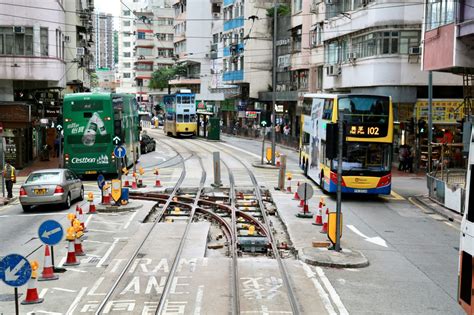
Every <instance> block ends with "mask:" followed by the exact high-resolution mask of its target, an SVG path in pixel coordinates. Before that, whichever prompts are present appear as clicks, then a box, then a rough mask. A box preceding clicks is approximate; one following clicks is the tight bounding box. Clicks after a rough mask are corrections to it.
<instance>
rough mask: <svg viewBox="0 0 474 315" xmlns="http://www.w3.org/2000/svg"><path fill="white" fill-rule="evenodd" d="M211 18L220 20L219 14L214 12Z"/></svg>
mask: <svg viewBox="0 0 474 315" xmlns="http://www.w3.org/2000/svg"><path fill="white" fill-rule="evenodd" d="M212 16H213V17H215V18H220V17H221V14H220V13H219V12H214V13H212Z"/></svg>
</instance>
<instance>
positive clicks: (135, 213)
mask: <svg viewBox="0 0 474 315" xmlns="http://www.w3.org/2000/svg"><path fill="white" fill-rule="evenodd" d="M137 213H138V212H134V213H133V214H132V215H131V216H130V218H129V219H128V221H127V223H125V225H124V226H123V229H124V230H126V229H128V227H129V226H130V224H131V223H132V220H133V218H135V216H136V215H137Z"/></svg>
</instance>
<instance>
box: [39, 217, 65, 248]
mask: <svg viewBox="0 0 474 315" xmlns="http://www.w3.org/2000/svg"><path fill="white" fill-rule="evenodd" d="M38 235H39V238H40V240H41V241H42V242H43V243H45V244H46V245H56V244H57V243H59V242H61V240H62V239H63V235H64V230H63V227H62V226H61V224H59V222H58V221H54V220H46V221H44V222H43V223H41V225H40V227H39V229H38Z"/></svg>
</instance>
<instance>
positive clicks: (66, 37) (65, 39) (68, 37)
mask: <svg viewBox="0 0 474 315" xmlns="http://www.w3.org/2000/svg"><path fill="white" fill-rule="evenodd" d="M64 41H65V42H66V43H69V42H70V41H71V36H69V35H66V36H64Z"/></svg>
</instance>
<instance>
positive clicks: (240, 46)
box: [224, 43, 244, 57]
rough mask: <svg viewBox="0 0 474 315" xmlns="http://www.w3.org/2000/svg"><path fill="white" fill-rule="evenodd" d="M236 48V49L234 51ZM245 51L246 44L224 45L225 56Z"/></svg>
mask: <svg viewBox="0 0 474 315" xmlns="http://www.w3.org/2000/svg"><path fill="white" fill-rule="evenodd" d="M232 50H234V51H232ZM243 51H244V44H242V43H238V44H232V45H231V46H228V47H224V57H228V56H230V55H232V53H234V54H240V53H242V52H243Z"/></svg>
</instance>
